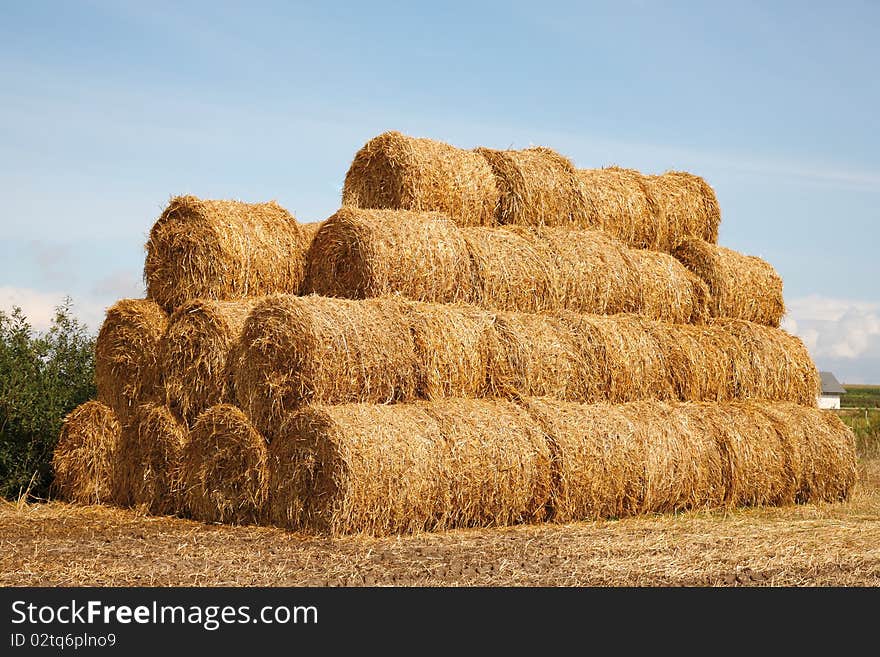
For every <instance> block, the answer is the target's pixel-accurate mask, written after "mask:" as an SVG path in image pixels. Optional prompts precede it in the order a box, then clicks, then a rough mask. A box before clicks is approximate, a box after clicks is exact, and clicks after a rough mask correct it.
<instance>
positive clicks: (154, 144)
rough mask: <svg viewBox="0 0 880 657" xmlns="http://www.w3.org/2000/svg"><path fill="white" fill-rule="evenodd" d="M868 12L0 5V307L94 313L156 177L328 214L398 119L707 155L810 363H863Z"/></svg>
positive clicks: (871, 305) (876, 275) (870, 217)
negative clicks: (351, 173)
mask: <svg viewBox="0 0 880 657" xmlns="http://www.w3.org/2000/svg"><path fill="white" fill-rule="evenodd" d="M710 5H711V6H710ZM767 5H769V6H767ZM878 31H880V5H878V4H876V3H869V2H846V3H838V4H834V5H833V6H832V5H829V4H827V3H818V2H815V3H812V2H791V3H789V2H775V3H772V4H770V3H757V2H739V3H735V4H734V3H724V5H722V3H701V2H677V3H676V2H665V3H659V2H634V1H632V2H607V3H606V2H600V3H570V4H569V3H553V2H544V3H534V2H529V3H518V2H503V3H500V2H499V3H479V2H469V3H457V2H448V3H431V4H427V3H426V4H425V5H423V6H422V5H420V4H419V3H412V2H409V3H407V2H400V3H387V2H372V3H352V4H351V5H345V4H343V3H309V4H298V3H294V2H278V3H256V2H254V3H223V2H210V3H173V2H167V3H166V2H159V1H154V2H150V3H144V2H128V3H126V2H99V1H96V2H81V3H74V2H57V3H52V2H33V3H4V4H3V5H2V7H0V194H2V198H3V201H4V202H3V210H2V215H0V216H2V222H3V226H2V227H3V240H2V247H0V248H2V251H0V257H2V259H0V308H3V307H7V308H8V306H9V305H11V304H12V303H18V304H20V305H22V306H23V307H24V308H25V309H26V310H27V311H28V312H29V313H30V315H31V316H32V317H33V318H34V321H35V323H36V324H38V325H39V324H40V323H41V322H44V321H45V318H46V317H48V314H49V310H50V309H51V307H52V305H53V304H54V303H57V301H58V300H59V299H60V298H61V296H63V295H64V294H70V295H72V296H73V298H74V300H75V302H76V304H77V308H78V310H79V312H80V313H81V315H82V316H83V317H84V318H85V319H86V320H87V321H88V322H89V323H90V324H91V325H93V326H95V327H96V326H97V325H98V323H99V322H100V318H101V314H102V312H103V309H104V308H105V307H106V306H107V305H109V304H111V303H112V302H113V301H114V300H115V299H117V298H119V297H122V296H137V295H142V294H143V284H142V281H141V269H142V266H143V243H144V241H145V238H146V234H147V232H148V230H149V228H150V225H151V224H152V222H153V220H154V219H155V218H156V217H157V216H158V215H159V213H160V212H161V210H162V208H163V206H164V205H165V203H167V201H168V199H169V197H170V196H173V195H176V194H183V193H192V194H196V195H199V196H204V197H219V198H240V199H242V200H247V201H259V200H268V199H276V200H277V201H278V202H279V203H281V204H282V205H284V206H285V207H287V208H288V209H289V210H291V211H292V212H294V213H295V214H296V215H297V217H299V218H300V219H301V220H303V221H316V220H320V219H323V218H326V217H327V216H329V215H330V214H331V213H332V212H333V211H334V210H335V209H336V207H337V206H338V204H339V195H340V189H341V185H342V180H343V177H344V175H345V171H346V169H347V168H348V165H349V163H350V161H351V158H352V157H353V155H354V153H355V151H356V150H357V149H358V148H359V147H360V146H361V145H362V144H363V143H364V142H365V141H366V140H368V139H369V138H370V137H372V136H374V135H376V134H378V133H380V132H382V131H384V130H388V129H397V130H401V131H403V132H406V133H409V134H412V135H416V136H427V137H433V138H437V139H443V140H445V141H449V142H451V143H453V144H456V145H459V146H462V147H472V146H477V145H487V146H492V147H525V146H529V145H531V144H543V145H547V146H551V147H554V148H556V149H558V150H559V151H561V152H563V153H564V154H566V155H568V156H569V157H571V158H572V159H573V160H574V162H575V163H576V164H577V165H578V166H580V167H596V166H603V165H607V164H620V165H623V166H629V167H635V168H638V169H641V170H643V171H645V172H661V171H664V170H666V169H670V168H677V169H686V170H689V171H693V172H695V173H698V174H700V175H702V176H704V177H705V178H706V179H707V180H708V181H709V182H710V183H711V184H712V185H713V186H714V187H715V189H716V191H717V194H718V198H719V201H720V203H721V208H722V225H721V235H720V241H721V243H722V244H724V245H726V246H729V247H732V248H735V249H738V250H741V251H744V252H747V253H751V254H755V255H760V256H762V257H764V258H767V259H768V260H769V261H770V262H772V263H773V264H774V265H775V266H776V267H777V269H778V270H779V271H780V273H781V274H782V276H783V278H784V280H785V295H786V300H787V302H788V304H789V307H790V309H791V312H790V315H789V318H788V319H787V321H786V326H787V327H789V328H790V329H791V330H793V331H795V332H797V333H798V334H800V335H802V337H804V339H805V341H806V342H807V344H808V346H809V347H810V349H811V350H812V352H813V354H814V357H815V358H816V360H817V363H818V364H819V366H820V367H822V368H829V369H833V370H834V371H835V372H836V373H837V374H838V376H839V378H841V379H843V380H845V381H849V382H860V381H861V382H865V381H870V382H880V292H878V280H880V258H878V238H877V227H878V219H880V209H878V208H880V155H878V153H880V131H878V130H877V121H876V118H875V117H876V113H877V107H878V105H880V82H878V76H877V74H876V70H875V69H876V65H877V62H878V61H880V45H878V40H877V38H876V35H877V34H878V33H880V32H878Z"/></svg>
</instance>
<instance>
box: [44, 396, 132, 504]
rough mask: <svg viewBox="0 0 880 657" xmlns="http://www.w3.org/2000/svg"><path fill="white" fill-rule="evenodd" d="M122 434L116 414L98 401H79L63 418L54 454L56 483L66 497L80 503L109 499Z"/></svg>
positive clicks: (57, 489) (53, 466)
mask: <svg viewBox="0 0 880 657" xmlns="http://www.w3.org/2000/svg"><path fill="white" fill-rule="evenodd" d="M119 433H120V427H119V421H118V420H117V418H116V414H115V413H114V412H113V410H112V409H111V408H110V407H109V406H107V405H106V404H102V403H101V402H98V401H88V402H86V403H85V404H80V405H79V406H77V407H76V408H75V409H73V410H72V411H71V412H70V413H69V414H68V415H67V417H65V418H64V424H63V425H62V427H61V435H60V436H59V437H58V444H57V445H56V446H55V451H54V453H53V454H52V468H53V470H54V472H55V481H54V484H53V486H54V489H55V491H56V492H57V493H58V494H59V495H60V496H61V497H62V498H63V499H66V500H68V501H70V502H77V503H79V504H101V503H104V502H108V501H110V499H111V491H110V482H111V478H112V471H113V466H114V461H115V456H116V447H117V444H118V442H119Z"/></svg>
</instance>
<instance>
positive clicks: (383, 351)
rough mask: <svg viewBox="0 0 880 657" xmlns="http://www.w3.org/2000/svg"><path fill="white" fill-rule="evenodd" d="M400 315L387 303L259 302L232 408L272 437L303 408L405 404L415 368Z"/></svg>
mask: <svg viewBox="0 0 880 657" xmlns="http://www.w3.org/2000/svg"><path fill="white" fill-rule="evenodd" d="M406 315H407V305H406V302H404V301H402V300H397V299H393V298H377V299H367V300H365V301H350V300H348V299H332V298H327V297H319V296H315V295H310V296H307V297H297V296H292V295H278V296H273V297H268V298H266V299H264V300H263V301H261V302H260V303H259V304H257V306H256V307H255V308H254V309H253V311H252V312H251V314H250V316H249V317H248V319H247V321H246V322H245V326H244V330H243V332H242V339H241V350H240V354H239V356H238V358H237V359H236V366H235V369H234V373H233V381H234V388H235V395H236V399H237V401H238V404H239V406H240V407H241V408H242V409H243V410H244V411H245V412H246V413H247V414H248V417H250V418H251V419H252V420H253V421H254V423H255V425H256V426H257V428H258V429H259V430H260V431H263V432H266V433H267V434H269V435H270V436H271V433H272V431H273V428H274V427H275V426H276V425H277V424H278V422H279V421H280V420H281V418H282V417H283V415H284V414H285V413H286V412H289V411H292V410H294V409H296V408H297V407H299V406H302V405H304V404H307V403H329V404H341V403H347V402H378V403H384V402H392V401H398V400H405V399H412V398H413V397H414V396H415V387H416V383H415V382H416V373H417V370H418V367H417V362H416V357H415V349H414V346H413V337H412V335H411V333H410V329H409V326H408V323H407V317H406Z"/></svg>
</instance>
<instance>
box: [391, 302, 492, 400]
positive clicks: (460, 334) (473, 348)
mask: <svg viewBox="0 0 880 657" xmlns="http://www.w3.org/2000/svg"><path fill="white" fill-rule="evenodd" d="M407 318H408V323H409V327H410V331H411V332H412V338H413V343H414V347H415V355H416V363H417V366H416V396H417V397H419V398H423V399H439V398H443V397H484V396H486V395H487V393H488V386H489V369H490V367H491V363H492V357H493V354H495V353H497V351H498V337H497V335H496V333H495V324H494V319H495V317H494V315H492V314H491V313H489V312H487V311H485V310H481V309H479V308H474V307H473V306H457V305H451V304H428V303H411V304H408V305H407Z"/></svg>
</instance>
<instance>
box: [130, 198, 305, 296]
mask: <svg viewBox="0 0 880 657" xmlns="http://www.w3.org/2000/svg"><path fill="white" fill-rule="evenodd" d="M307 247H308V242H307V237H306V233H305V232H303V230H302V229H301V228H300V226H299V224H298V223H297V221H296V219H295V218H294V217H293V216H292V215H291V214H290V213H289V212H288V211H287V210H285V209H284V208H282V207H281V206H280V205H278V204H277V203H275V202H274V201H273V202H270V203H242V202H241V201H215V200H202V199H199V198H196V197H195V196H178V197H175V198H173V199H171V202H170V203H169V204H168V207H167V208H166V209H165V211H164V212H163V213H162V215H161V216H160V217H159V219H158V220H156V223H155V224H154V225H153V228H152V230H150V237H149V240H148V241H147V245H146V249H147V257H146V261H145V263H144V279H145V280H146V282H147V296H148V297H150V298H151V299H154V300H155V301H156V302H157V303H158V304H159V305H160V306H162V307H163V308H164V309H165V310H166V311H167V312H169V313H171V312H173V311H174V310H175V309H176V308H177V307H178V306H180V305H182V304H183V303H185V302H187V301H189V300H191V299H215V300H225V299H240V298H244V297H250V296H260V295H265V294H274V293H284V292H289V293H297V292H299V289H300V286H301V285H302V279H303V274H304V269H305V252H306V249H307Z"/></svg>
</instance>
